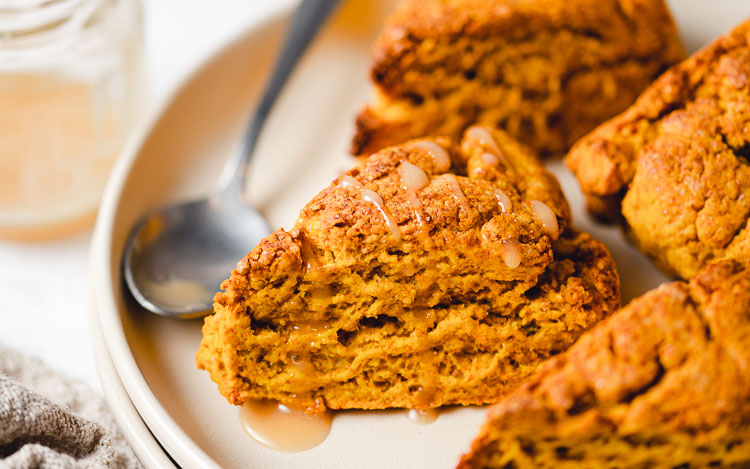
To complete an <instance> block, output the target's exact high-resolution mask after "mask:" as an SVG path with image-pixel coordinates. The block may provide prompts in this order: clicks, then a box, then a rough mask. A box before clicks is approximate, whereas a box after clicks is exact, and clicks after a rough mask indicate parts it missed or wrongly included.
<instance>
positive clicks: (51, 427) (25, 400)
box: [0, 345, 141, 469]
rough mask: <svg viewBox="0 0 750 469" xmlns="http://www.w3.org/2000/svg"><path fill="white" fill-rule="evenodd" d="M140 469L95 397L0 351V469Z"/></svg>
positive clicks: (37, 365)
mask: <svg viewBox="0 0 750 469" xmlns="http://www.w3.org/2000/svg"><path fill="white" fill-rule="evenodd" d="M140 467H141V465H140V463H139V462H138V460H137V459H136V458H135V456H134V455H133V453H132V451H131V450H130V448H128V446H127V443H126V442H125V440H124V438H123V437H122V435H121V434H120V432H119V431H118V429H117V426H116V424H115V422H114V419H113V418H112V416H111V415H110V413H109V411H108V410H107V406H106V404H105V403H104V400H103V399H102V398H101V397H100V396H99V395H98V394H97V393H96V392H95V391H93V390H92V389H91V388H89V387H88V386H87V385H85V384H84V383H82V382H79V381H76V380H73V379H70V378H66V377H64V376H62V375H61V374H59V373H57V372H55V371H53V370H52V369H50V368H49V367H47V366H46V365H44V364H43V363H42V362H41V361H39V360H37V359H34V358H30V357H27V356H25V355H23V354H21V353H19V352H16V351H14V350H11V349H9V348H7V347H3V346H2V345H0V469H6V468H14V469H15V468H118V469H119V468H140Z"/></svg>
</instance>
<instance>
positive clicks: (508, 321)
mask: <svg viewBox="0 0 750 469" xmlns="http://www.w3.org/2000/svg"><path fill="white" fill-rule="evenodd" d="M488 132H490V134H491V135H490V136H491V138H492V140H493V141H494V142H495V144H496V145H497V146H498V148H499V150H500V151H501V153H502V154H503V155H504V156H505V157H506V158H507V159H508V161H509V163H511V164H512V167H513V170H512V171H505V170H502V169H501V168H499V166H500V165H499V164H498V165H495V166H487V165H486V164H485V162H483V159H484V160H486V159H487V158H486V157H483V156H482V155H483V154H484V153H487V149H486V148H485V147H484V146H481V145H478V143H477V142H476V141H475V140H472V139H464V140H463V141H461V142H460V143H458V142H453V141H451V140H449V139H445V138H435V139H432V140H430V144H426V142H427V141H426V140H420V141H415V142H407V143H406V144H404V145H401V146H396V147H392V148H386V149H383V150H382V151H380V152H378V153H376V154H373V155H372V156H370V157H369V158H368V159H366V160H362V161H361V163H360V164H359V165H358V166H357V167H355V168H353V169H352V170H350V171H348V172H347V173H346V174H344V175H342V176H341V177H339V178H337V179H336V180H335V181H334V182H333V183H332V184H331V185H330V186H329V187H327V188H325V189H324V190H323V191H321V192H320V193H319V194H318V195H317V196H315V197H314V198H313V199H312V200H311V201H310V203H308V204H307V205H306V206H305V207H304V208H303V209H302V211H301V213H300V217H299V218H298V222H297V224H296V225H295V227H294V228H293V229H292V230H291V231H288V232H287V231H286V230H283V229H279V230H277V231H276V232H274V233H273V234H271V235H270V236H269V237H267V238H265V239H264V240H262V241H261V243H259V245H258V246H256V248H255V249H253V250H252V251H251V252H250V253H249V254H248V255H247V256H246V257H245V259H243V260H241V261H240V262H239V263H238V264H237V268H236V269H235V270H234V271H233V272H232V274H231V276H230V278H229V279H228V280H227V281H225V282H224V283H223V288H224V289H225V291H224V292H220V293H218V294H217V295H216V298H215V314H214V315H212V316H209V317H207V318H206V322H205V325H204V329H203V333H204V337H203V341H202V342H201V349H200V350H199V352H198V355H197V361H198V364H199V366H200V367H202V368H205V369H208V370H209V371H210V373H211V377H212V378H213V379H214V380H215V381H216V382H217V383H218V384H219V389H220V391H221V393H222V394H224V395H225V396H226V398H227V399H228V400H229V401H230V402H231V403H234V404H243V403H244V402H247V401H248V400H251V399H274V400H277V401H280V402H282V403H284V404H289V405H295V406H302V407H307V408H309V409H310V411H311V412H316V411H321V410H323V409H327V408H328V409H346V408H362V409H382V408H394V407H395V408H409V409H417V410H427V409H431V408H436V407H440V406H444V405H452V404H458V405H466V404H480V403H489V402H494V401H496V400H497V399H499V398H500V397H501V396H503V395H505V394H506V393H507V392H509V391H511V390H512V389H514V388H515V386H516V385H517V384H518V383H519V382H520V381H521V380H522V379H524V377H526V376H528V375H529V374H530V373H532V372H533V371H534V370H535V369H536V368H537V367H538V366H539V364H540V363H542V362H543V361H544V360H545V359H546V358H547V357H549V356H550V355H552V354H554V353H557V352H559V351H561V350H564V349H565V348H567V347H568V346H569V345H570V344H571V343H573V342H574V341H575V340H576V339H577V337H578V336H580V335H581V334H582V333H583V332H584V331H585V330H587V329H588V328H589V327H590V326H591V325H592V324H594V323H595V322H596V321H598V320H599V319H601V318H602V317H604V316H606V315H607V313H608V312H609V311H611V310H613V308H614V307H615V306H616V305H617V303H618V298H619V283H618V279H617V274H616V271H615V269H614V264H613V262H612V259H611V257H610V256H609V254H608V253H607V251H606V249H605V248H604V247H603V246H602V245H601V244H599V243H598V242H596V241H594V240H592V239H591V238H590V237H588V236H586V235H584V234H581V233H577V232H575V231H572V230H566V228H567V225H568V220H569V219H570V212H569V208H568V206H567V203H566V202H565V200H564V198H563V195H562V192H561V191H560V187H559V184H558V183H557V181H556V180H555V179H554V177H553V176H552V175H551V174H550V173H548V172H547V171H546V170H545V169H544V166H543V165H542V164H541V162H540V161H539V160H537V159H536V158H535V157H534V156H533V155H531V154H530V153H529V152H528V150H526V149H525V148H524V147H522V146H520V145H519V144H518V143H516V142H514V141H513V140H512V139H510V138H509V137H508V136H507V135H506V134H504V133H502V132H499V131H494V130H489V131H488ZM436 155H438V156H436ZM441 155H443V156H445V157H446V158H448V162H447V163H446V162H443V161H441ZM476 165H484V166H485V167H486V171H484V172H483V173H482V174H478V173H476V172H474V171H471V168H473V167H475V166H476ZM445 169H449V170H450V171H451V172H449V173H446V172H445ZM365 191H371V192H372V193H373V194H377V195H378V198H379V200H375V202H376V203H373V201H372V200H369V201H368V200H365V197H364V194H365ZM370 199H374V197H372V196H370ZM532 200H538V201H541V202H544V203H545V204H546V205H547V206H549V207H550V209H551V210H552V211H553V212H554V213H555V215H556V216H557V218H558V221H559V226H558V231H557V232H551V231H550V230H549V229H547V228H549V227H547V228H545V227H544V226H543V224H542V223H541V222H540V221H539V220H538V218H537V217H536V216H535V215H534V213H533V210H532V209H531V201H532ZM417 203H418V204H419V207H418V209H415V207H417ZM383 213H387V214H388V215H389V217H388V218H389V220H388V221H389V223H390V226H388V223H385V222H384V220H385V219H386V217H384V216H383ZM394 227H395V228H397V229H398V230H399V233H400V236H399V237H396V236H394V235H393V232H392V231H391V229H392V228H394Z"/></svg>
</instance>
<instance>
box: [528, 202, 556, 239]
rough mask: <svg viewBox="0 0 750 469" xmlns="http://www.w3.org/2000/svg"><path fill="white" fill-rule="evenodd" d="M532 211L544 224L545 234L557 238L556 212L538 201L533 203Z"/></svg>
mask: <svg viewBox="0 0 750 469" xmlns="http://www.w3.org/2000/svg"><path fill="white" fill-rule="evenodd" d="M531 210H532V211H533V212H534V217H536V219H537V220H539V223H541V224H542V229H543V230H544V232H545V233H547V234H548V235H550V236H557V231H558V226H557V216H555V212H553V211H552V209H551V208H549V206H548V205H547V204H545V203H544V202H540V201H538V200H532V201H531Z"/></svg>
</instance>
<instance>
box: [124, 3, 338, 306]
mask: <svg viewBox="0 0 750 469" xmlns="http://www.w3.org/2000/svg"><path fill="white" fill-rule="evenodd" d="M337 3H338V0H304V1H303V2H302V4H301V5H300V6H299V8H298V9H297V12H296V13H295V15H294V19H293V21H292V25H291V29H290V31H289V34H288V36H287V39H286V42H285V44H284V48H283V50H282V54H281V58H280V59H279V62H278V63H277V64H276V68H275V70H274V72H273V75H272V77H271V81H270V82H269V84H268V86H267V88H266V90H265V93H264V95H263V99H262V100H261V102H260V104H259V106H258V108H257V109H256V112H255V115H254V116H253V119H252V120H251V122H250V125H249V127H248V129H247V132H246V134H245V139H244V142H243V146H242V151H241V152H238V153H237V156H236V157H234V158H232V159H231V160H230V161H229V162H228V164H227V166H226V167H225V168H224V171H223V172H222V176H221V178H220V180H219V184H218V186H217V189H216V192H215V193H214V194H213V195H211V196H210V197H209V198H208V199H205V200H198V201H195V202H189V203H184V204H180V205H176V206H172V207H167V208H165V209H162V210H161V211H159V212H156V213H152V214H150V215H147V216H145V217H143V218H141V219H140V220H139V221H138V223H136V225H135V226H134V227H133V230H132V231H131V233H130V237H129V238H128V241H127V243H126V245H125V252H124V255H123V269H124V274H125V282H126V283H127V285H128V287H129V288H130V291H131V292H132V294H133V296H134V297H135V299H136V300H137V301H138V303H140V304H141V306H143V307H144V308H146V309H147V310H149V311H152V312H154V313H157V314H161V315H164V316H169V317H177V318H193V317H198V316H202V315H204V314H207V313H208V312H210V310H211V307H212V302H213V295H214V293H215V292H216V290H217V289H218V288H219V284H220V283H221V281H222V280H224V279H225V278H226V277H227V275H228V274H229V272H230V271H231V270H232V268H233V267H234V265H235V264H236V262H237V261H238V260H240V259H241V258H242V256H244V255H245V254H246V253H247V252H248V251H249V250H250V249H251V248H252V247H253V246H255V245H256V244H257V243H258V241H260V240H261V239H262V238H263V237H264V236H266V235H268V233H270V229H269V227H268V224H267V222H266V220H265V219H264V218H263V216H262V215H261V214H260V213H258V211H257V210H256V209H255V208H253V207H251V206H249V205H248V204H246V203H245V202H244V201H243V198H242V194H243V188H244V186H245V182H246V181H245V179H246V174H247V166H248V162H249V161H250V157H251V156H252V154H253V150H254V148H255V144H256V143H257V140H258V136H259V135H260V131H261V129H262V127H263V123H264V122H265V120H266V117H267V116H268V114H269V112H270V111H271V107H272V105H273V103H274V101H276V98H277V97H278V95H279V92H280V91H281V89H282V87H283V86H284V83H285V82H286V80H287V78H288V77H289V75H290V73H291V71H292V70H293V69H294V66H295V65H296V63H297V61H298V60H299V58H300V56H301V55H302V53H303V52H304V51H305V50H306V49H307V46H308V44H309V43H310V41H311V40H312V38H313V37H314V36H315V34H316V32H317V31H318V30H319V29H320V27H321V25H322V24H323V23H324V22H325V20H326V18H328V16H329V15H330V13H331V12H332V10H333V8H334V7H335V6H336V4H337Z"/></svg>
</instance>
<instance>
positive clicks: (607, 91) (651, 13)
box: [351, 0, 684, 155]
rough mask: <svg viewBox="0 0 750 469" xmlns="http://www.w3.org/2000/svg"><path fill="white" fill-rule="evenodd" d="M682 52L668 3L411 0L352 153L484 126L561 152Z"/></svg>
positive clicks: (375, 76) (388, 40) (377, 61)
mask: <svg viewBox="0 0 750 469" xmlns="http://www.w3.org/2000/svg"><path fill="white" fill-rule="evenodd" d="M683 56H684V52H683V49H682V46H681V44H680V42H679V38H678V36H677V32H676V28H675V26H674V23H673V21H672V18H671V16H670V14H669V11H668V9H667V7H666V5H665V4H664V2H663V0H566V1H560V0H405V1H403V2H402V3H401V4H400V5H399V7H398V8H397V9H396V11H395V12H394V14H393V15H392V17H391V18H390V20H389V21H388V22H387V24H386V26H385V28H384V30H383V32H382V34H381V36H380V38H379V39H378V41H377V42H376V44H375V48H374V57H373V65H372V70H371V79H372V81H373V84H374V85H375V94H376V99H375V102H374V103H373V104H372V105H370V106H368V107H366V108H365V109H364V110H363V111H362V112H361V113H360V115H359V117H358V118H357V133H356V136H355V138H354V141H353V143H352V149H351V151H352V153H353V154H355V155H360V154H364V155H368V154H370V153H372V152H374V151H376V150H378V149H380V148H383V147H384V146H388V145H393V144H396V143H400V142H403V141H405V140H407V139H409V138H415V137H422V136H426V135H448V136H452V137H455V138H458V136H459V135H460V134H461V132H463V130H464V129H466V128H467V127H468V126H469V125H471V124H473V123H480V124H486V125H492V126H498V127H501V128H503V129H505V130H506V131H507V132H508V133H509V134H510V135H511V136H513V137H514V138H516V139H518V140H520V141H521V142H523V143H525V144H526V145H529V146H530V147H531V148H532V149H534V150H535V151H537V152H539V153H541V154H549V153H557V154H559V153H562V152H564V151H566V150H567V149H568V148H569V147H570V145H571V144H572V143H573V142H575V141H576V140H577V139H578V138H580V137H581V136H583V135H584V134H585V133H586V132H588V131H590V130H591V129H593V128H594V127H595V126H596V125H598V124H599V123H601V122H603V121H604V120H606V119H608V118H610V117H612V116H614V115H616V114H617V113H618V112H621V111H623V110H624V109H625V108H626V107H627V106H629V105H630V104H631V103H632V102H633V101H634V100H635V98H636V97H637V96H638V94H639V93H640V92H641V91H642V90H643V89H644V88H645V87H646V86H647V85H648V84H649V83H651V81H652V80H653V79H654V78H655V77H657V76H658V75H659V73H661V72H662V71H664V70H665V69H666V68H667V67H668V66H670V65H672V64H674V63H676V62H678V61H679V60H681V59H682V58H683Z"/></svg>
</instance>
